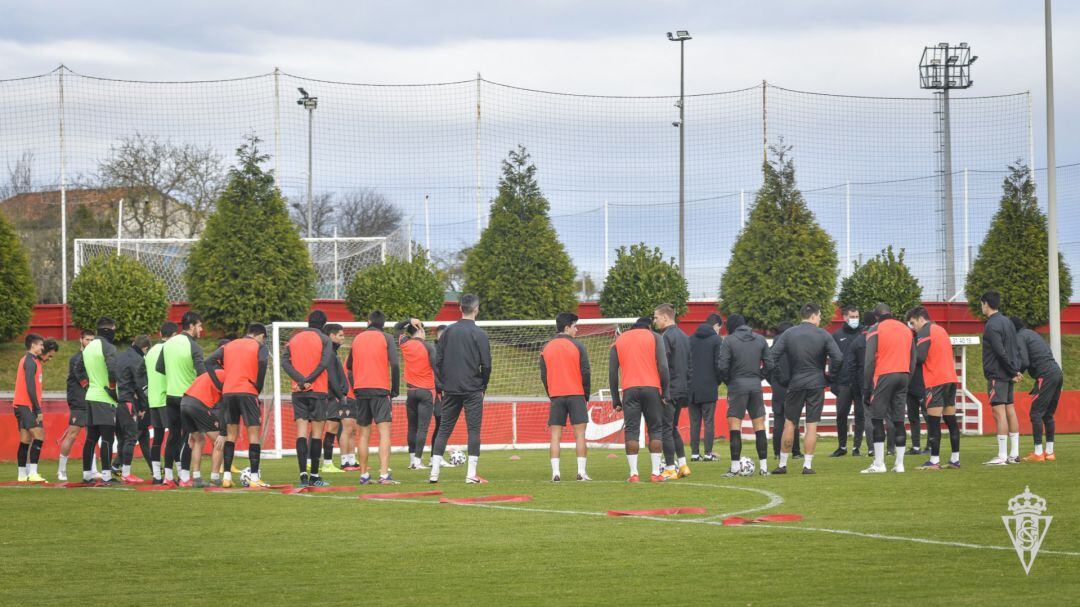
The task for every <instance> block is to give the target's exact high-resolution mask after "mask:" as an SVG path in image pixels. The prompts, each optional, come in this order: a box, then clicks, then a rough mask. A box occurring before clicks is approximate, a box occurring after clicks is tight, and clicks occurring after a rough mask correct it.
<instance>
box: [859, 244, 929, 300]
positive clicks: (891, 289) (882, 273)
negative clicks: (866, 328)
mask: <svg viewBox="0 0 1080 607" xmlns="http://www.w3.org/2000/svg"><path fill="white" fill-rule="evenodd" d="M921 301H922V287H921V286H919V281H918V279H916V278H915V276H913V275H912V274H911V270H910V269H908V267H907V264H905V263H904V250H903V249H900V254H899V255H897V254H895V253H894V252H893V248H892V245H889V246H887V247H885V248H884V249H883V250H882V251H881V253H878V254H877V255H875V256H874V257H873V258H871V259H870V260H869V261H867V262H866V263H863V264H860V263H859V262H857V261H856V262H855V267H854V270H853V271H852V272H851V275H850V276H848V277H847V278H845V279H844V280H843V281H842V282H841V283H840V303H841V304H843V305H845V306H855V307H857V308H859V309H860V310H870V309H871V308H873V307H874V306H876V305H877V304H879V303H886V304H888V305H889V307H890V308H892V311H893V314H894V315H895V316H896V317H898V318H900V317H903V315H904V314H905V313H906V312H907V311H908V310H910V309H911V308H912V307H914V306H917V305H919V303H920V302H921Z"/></svg>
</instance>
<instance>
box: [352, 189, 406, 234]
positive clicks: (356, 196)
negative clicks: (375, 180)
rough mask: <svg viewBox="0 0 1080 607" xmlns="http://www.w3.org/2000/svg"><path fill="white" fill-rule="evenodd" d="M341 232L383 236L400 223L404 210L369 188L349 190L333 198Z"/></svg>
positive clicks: (396, 227)
mask: <svg viewBox="0 0 1080 607" xmlns="http://www.w3.org/2000/svg"><path fill="white" fill-rule="evenodd" d="M336 206H337V215H338V217H337V219H338V227H339V233H340V234H341V235H342V236H386V235H387V234H390V233H391V232H393V231H394V230H396V229H398V228H399V227H400V226H401V220H402V218H403V217H404V214H403V213H402V212H401V209H399V208H398V207H397V205H395V204H394V203H392V202H390V201H389V200H387V198H386V197H385V196H383V195H382V193H380V192H378V191H377V190H375V189H373V188H361V189H357V190H350V191H348V192H345V193H344V194H342V195H341V199H340V200H338V202H337V205H336Z"/></svg>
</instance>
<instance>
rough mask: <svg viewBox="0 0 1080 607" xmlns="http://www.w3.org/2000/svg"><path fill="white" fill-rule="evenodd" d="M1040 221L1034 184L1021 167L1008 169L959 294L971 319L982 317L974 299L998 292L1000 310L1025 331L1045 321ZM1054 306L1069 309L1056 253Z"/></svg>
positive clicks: (1067, 281) (1064, 273) (1067, 286)
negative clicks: (1019, 321) (1014, 318)
mask: <svg viewBox="0 0 1080 607" xmlns="http://www.w3.org/2000/svg"><path fill="white" fill-rule="evenodd" d="M1047 238H1048V234H1047V226H1046V216H1045V215H1043V212H1042V210H1040V209H1039V202H1038V200H1037V199H1036V197H1035V182H1034V181H1032V180H1031V171H1030V169H1029V168H1028V167H1027V165H1025V164H1024V163H1023V162H1017V163H1016V164H1015V165H1012V166H1010V167H1009V174H1008V175H1007V176H1006V177H1005V181H1004V183H1002V195H1001V204H1000V206H999V207H998V211H997V213H996V214H995V215H994V219H993V221H992V222H991V223H990V230H989V231H988V232H987V233H986V238H985V239H984V240H983V242H982V245H980V246H979V253H978V255H977V256H976V257H975V263H974V264H973V265H972V266H971V272H970V273H968V276H967V284H966V286H965V288H964V294H965V295H966V296H967V300H968V307H969V308H970V309H971V312H972V314H975V315H976V316H980V317H981V316H982V310H981V307H980V304H979V298H980V297H982V295H983V293H985V292H986V291H990V290H994V291H998V292H1000V293H1001V311H1002V312H1004V313H1005V314H1007V315H1009V316H1019V317H1020V318H1023V319H1024V322H1026V323H1027V324H1028V325H1029V326H1032V327H1036V326H1040V325H1044V324H1046V322H1047V321H1048V320H1049V318H1050V281H1049V273H1048V272H1047V268H1048V266H1049V258H1048V255H1049V252H1048V251H1047ZM1058 264H1059V273H1058V276H1059V281H1060V291H1061V293H1060V294H1061V301H1060V305H1061V307H1062V308H1064V307H1065V306H1067V305H1069V298H1070V297H1071V296H1072V275H1071V273H1070V272H1069V266H1068V265H1066V264H1065V259H1064V257H1062V256H1061V254H1060V253H1058Z"/></svg>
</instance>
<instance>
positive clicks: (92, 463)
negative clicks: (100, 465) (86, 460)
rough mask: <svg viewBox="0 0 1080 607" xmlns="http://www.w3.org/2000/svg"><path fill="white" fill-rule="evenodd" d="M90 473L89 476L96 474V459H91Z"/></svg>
mask: <svg viewBox="0 0 1080 607" xmlns="http://www.w3.org/2000/svg"><path fill="white" fill-rule="evenodd" d="M90 473H91V474H97V473H98V469H97V458H96V457H95V458H94V459H93V461H91V462H90Z"/></svg>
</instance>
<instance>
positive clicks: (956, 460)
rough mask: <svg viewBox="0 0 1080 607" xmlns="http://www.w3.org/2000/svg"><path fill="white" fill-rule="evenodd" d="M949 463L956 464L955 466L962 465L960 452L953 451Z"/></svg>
mask: <svg viewBox="0 0 1080 607" xmlns="http://www.w3.org/2000/svg"><path fill="white" fill-rule="evenodd" d="M949 461H950V462H952V463H954V464H959V463H960V452H959V451H953V452H952V453H950V454H949Z"/></svg>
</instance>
